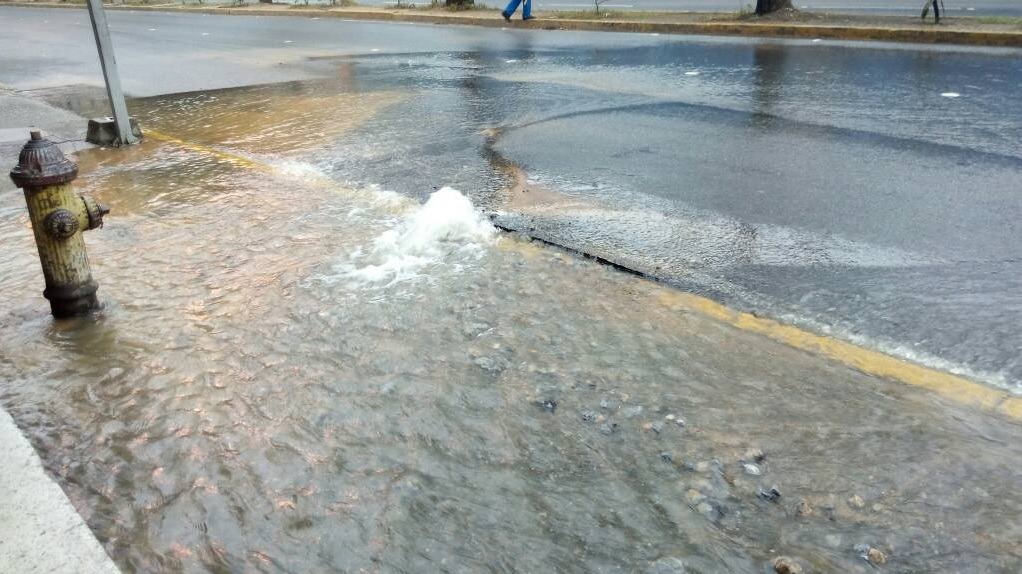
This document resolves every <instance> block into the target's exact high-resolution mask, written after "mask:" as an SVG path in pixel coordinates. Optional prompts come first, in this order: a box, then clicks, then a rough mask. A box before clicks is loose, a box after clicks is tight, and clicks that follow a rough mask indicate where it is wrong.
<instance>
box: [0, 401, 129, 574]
mask: <svg viewBox="0 0 1022 574" xmlns="http://www.w3.org/2000/svg"><path fill="white" fill-rule="evenodd" d="M0 468H3V472H0V492H2V493H3V496H2V497H0V572H11V573H15V572H17V573H19V574H33V573H36V572H39V573H42V572H45V573H47V574H64V573H66V574H119V572H120V570H118V569H117V567H116V566H115V565H114V563H113V561H112V560H110V557H109V556H107V554H106V552H105V551H104V550H103V547H102V546H100V544H99V542H98V541H97V540H96V538H95V537H94V536H93V534H92V531H91V530H89V527H88V526H87V525H86V524H85V521H84V520H82V517H81V516H79V515H78V512H77V511H76V510H75V508H74V506H72V505H71V501H70V500H68V499H67V496H66V495H65V494H64V491H62V490H61V489H60V487H59V486H57V483H55V482H54V481H53V480H51V479H50V477H48V476H47V475H46V472H45V471H44V470H43V465H42V462H41V461H40V460H39V457H38V456H37V455H36V453H35V450H33V448H32V445H31V444H29V442H28V440H27V439H25V437H24V436H22V434H21V431H20V430H18V427H17V426H16V425H15V424H14V420H13V419H11V417H10V415H8V414H7V413H6V412H5V411H3V410H2V409H0Z"/></svg>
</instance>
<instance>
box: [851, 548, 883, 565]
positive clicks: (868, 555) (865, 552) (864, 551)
mask: <svg viewBox="0 0 1022 574" xmlns="http://www.w3.org/2000/svg"><path fill="white" fill-rule="evenodd" d="M855 551H856V552H858V553H859V558H862V559H863V560H865V561H867V562H869V563H870V564H873V565H875V566H879V565H881V564H886V563H887V555H886V554H884V553H883V551H881V550H879V549H877V548H873V547H872V546H870V545H869V544H856V545H855Z"/></svg>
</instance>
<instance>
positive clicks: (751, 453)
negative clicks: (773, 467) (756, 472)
mask: <svg viewBox="0 0 1022 574" xmlns="http://www.w3.org/2000/svg"><path fill="white" fill-rule="evenodd" d="M742 460H743V461H752V462H755V463H761V462H763V461H764V460H766V455H765V454H763V451H762V450H760V449H758V448H750V449H749V450H747V451H745V454H744V455H743V456H742Z"/></svg>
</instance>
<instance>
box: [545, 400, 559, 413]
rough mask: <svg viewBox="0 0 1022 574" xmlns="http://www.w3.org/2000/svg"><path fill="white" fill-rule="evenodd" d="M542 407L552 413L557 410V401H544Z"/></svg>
mask: <svg viewBox="0 0 1022 574" xmlns="http://www.w3.org/2000/svg"><path fill="white" fill-rule="evenodd" d="M542 407H543V410H545V411H549V412H551V413H552V412H554V411H556V410H557V401H555V400H553V399H547V400H545V401H543V403H542Z"/></svg>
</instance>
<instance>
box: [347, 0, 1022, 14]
mask: <svg viewBox="0 0 1022 574" xmlns="http://www.w3.org/2000/svg"><path fill="white" fill-rule="evenodd" d="M413 1H414V0H413ZM359 3H360V4H365V5H367V6H380V5H384V6H386V5H393V4H396V3H397V1H396V0H360V1H359ZM402 3H407V2H404V0H402ZM423 3H424V4H428V3H429V2H423ZM488 4H493V5H497V4H501V3H500V2H495V3H488ZM794 4H795V6H796V7H798V8H800V9H803V10H809V11H816V12H835V13H847V14H896V15H901V16H903V15H918V14H919V13H920V12H921V10H922V6H923V3H922V0H890V1H887V2H883V1H880V0H847V1H841V0H795V1H794ZM755 5H756V2H755V1H754V0H606V1H605V2H603V3H602V7H603V8H605V9H607V10H652V11H675V10H677V11H686V10H687V11H691V12H736V11H739V10H743V9H745V10H748V9H750V7H754V6H755ZM590 8H593V2H584V1H581V0H553V1H550V2H544V1H542V0H536V1H535V2H534V3H533V9H535V10H587V9H590ZM947 10H948V13H949V14H951V15H952V16H959V15H961V16H1022V2H1017V1H1016V0H967V1H965V2H948V3H947Z"/></svg>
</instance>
